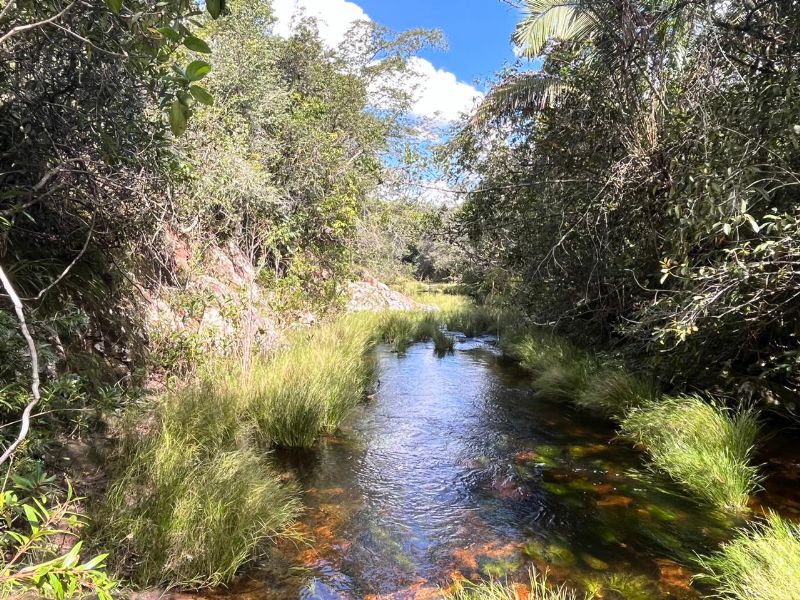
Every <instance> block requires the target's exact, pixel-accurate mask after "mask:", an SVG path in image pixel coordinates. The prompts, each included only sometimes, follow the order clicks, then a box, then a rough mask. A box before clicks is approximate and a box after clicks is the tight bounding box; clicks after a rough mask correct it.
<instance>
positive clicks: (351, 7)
mask: <svg viewBox="0 0 800 600" xmlns="http://www.w3.org/2000/svg"><path fill="white" fill-rule="evenodd" d="M272 9H273V12H274V13H275V18H276V19H277V23H276V24H275V29H274V31H275V33H276V34H277V35H279V36H281V37H288V36H289V34H290V33H291V32H292V28H293V26H294V24H295V21H296V19H297V18H298V17H303V16H305V17H313V18H315V19H317V21H318V23H319V35H320V37H321V38H322V41H323V42H324V43H325V44H326V45H327V46H328V47H329V48H335V47H336V46H338V45H339V44H340V43H341V41H342V40H343V39H344V37H345V34H347V31H348V30H349V29H350V27H351V26H352V25H353V23H355V22H356V21H369V20H370V18H369V17H368V16H367V13H365V12H364V9H362V8H361V7H360V6H358V4H354V3H353V2H348V1H347V0H273V2H272Z"/></svg>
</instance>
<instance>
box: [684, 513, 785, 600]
mask: <svg viewBox="0 0 800 600" xmlns="http://www.w3.org/2000/svg"><path fill="white" fill-rule="evenodd" d="M701 565H702V567H703V569H704V570H705V571H706V574H705V575H702V576H699V579H701V580H705V581H706V582H708V583H710V584H712V585H713V586H714V587H715V588H716V590H717V592H718V594H719V595H720V597H722V598H730V599H731V600H800V524H797V523H791V522H789V521H786V520H784V519H782V518H781V517H779V516H778V515H776V514H775V513H770V514H769V515H768V516H767V518H766V520H765V521H763V522H761V523H757V524H755V525H753V526H751V528H749V529H747V530H742V531H740V532H739V535H738V536H737V537H736V538H735V539H734V540H733V541H731V542H729V543H727V544H724V545H723V546H722V549H721V550H720V551H719V552H717V553H715V554H713V555H712V556H710V557H706V558H703V559H702V560H701Z"/></svg>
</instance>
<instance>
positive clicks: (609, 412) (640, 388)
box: [574, 367, 656, 419]
mask: <svg viewBox="0 0 800 600" xmlns="http://www.w3.org/2000/svg"><path fill="white" fill-rule="evenodd" d="M655 397H656V391H655V388H654V387H653V386H652V385H650V384H649V383H647V382H645V381H644V380H642V379H640V378H639V377H636V376H635V375H631V374H630V373H627V372H625V371H623V370H621V369H607V368H606V367H601V368H599V369H598V371H597V372H596V373H595V374H594V376H593V377H590V378H589V380H588V382H587V385H586V386H585V387H584V389H583V390H582V391H581V393H580V394H579V395H578V396H577V397H576V398H575V399H574V402H575V405H576V406H577V407H578V408H581V409H586V410H593V411H598V412H601V413H603V414H605V415H606V416H609V417H612V418H615V419H620V418H622V416H623V415H624V414H625V413H626V412H627V411H628V410H630V409H631V408H634V407H636V406H640V405H642V404H643V403H645V402H647V401H649V400H653V399H655Z"/></svg>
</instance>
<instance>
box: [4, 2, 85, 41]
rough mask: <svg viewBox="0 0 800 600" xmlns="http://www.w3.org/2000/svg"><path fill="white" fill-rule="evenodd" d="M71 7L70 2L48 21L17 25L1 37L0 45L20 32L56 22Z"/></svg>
mask: <svg viewBox="0 0 800 600" xmlns="http://www.w3.org/2000/svg"><path fill="white" fill-rule="evenodd" d="M76 1H77V0H76ZM73 6H75V2H71V3H70V4H69V5H67V7H66V8H65V9H64V10H62V11H61V12H60V13H58V14H55V15H53V16H52V17H50V18H49V19H44V20H42V21H37V22H36V23H28V24H27V25H17V26H16V27H12V28H11V29H9V30H8V32H7V33H6V34H5V35H4V36H3V37H0V45H2V44H3V42H5V41H6V40H7V39H8V38H10V37H11V36H12V35H15V34H17V33H20V32H21V31H27V30H28V29H34V28H35V27H42V26H44V25H47V24H49V23H53V22H54V21H58V20H59V19H60V18H61V17H63V16H64V15H65V14H66V13H67V11H69V9H71V8H72V7H73ZM3 12H5V9H4V11H3Z"/></svg>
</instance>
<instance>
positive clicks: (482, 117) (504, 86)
mask: <svg viewBox="0 0 800 600" xmlns="http://www.w3.org/2000/svg"><path fill="white" fill-rule="evenodd" d="M571 90H572V87H571V86H569V85H568V84H566V83H564V82H563V81H562V80H561V79H559V78H557V77H552V76H549V75H543V74H541V73H527V74H524V75H517V76H514V77H510V78H508V79H506V80H505V81H503V82H502V83H500V84H498V85H496V86H495V87H494V88H492V91H491V92H489V94H488V95H487V96H486V98H484V100H483V102H481V104H480V106H478V109H477V110H476V111H475V114H474V115H473V116H472V119H471V120H470V125H472V126H473V127H475V128H480V127H482V126H484V125H486V123H488V122H489V121H491V120H492V119H495V118H497V117H502V116H506V115H511V114H513V113H515V112H517V111H520V110H523V109H536V110H539V109H542V108H544V107H546V106H549V105H552V104H555V103H556V102H558V101H559V100H560V99H561V98H562V97H563V96H564V95H565V94H566V93H568V92H569V91H571Z"/></svg>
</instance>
